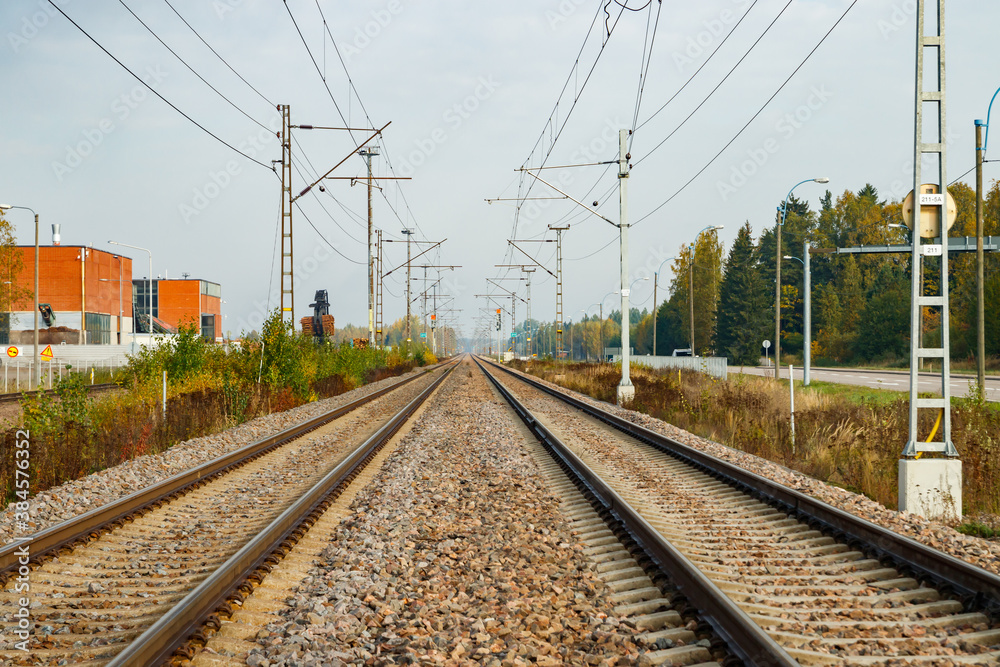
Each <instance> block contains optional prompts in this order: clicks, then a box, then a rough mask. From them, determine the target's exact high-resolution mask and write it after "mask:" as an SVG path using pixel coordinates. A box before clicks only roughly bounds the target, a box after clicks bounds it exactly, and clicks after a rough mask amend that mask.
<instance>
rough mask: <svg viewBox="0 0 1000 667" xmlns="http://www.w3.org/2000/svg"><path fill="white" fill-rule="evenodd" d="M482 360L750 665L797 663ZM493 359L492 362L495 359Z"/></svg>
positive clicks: (557, 453) (519, 409) (533, 426)
mask: <svg viewBox="0 0 1000 667" xmlns="http://www.w3.org/2000/svg"><path fill="white" fill-rule="evenodd" d="M476 363H477V364H478V365H479V368H480V369H481V370H482V371H483V373H484V374H485V375H486V377H487V378H489V380H490V381H491V382H492V383H493V385H494V386H495V387H496V388H497V391H499V392H500V394H501V395H502V396H503V397H504V399H505V400H506V401H507V402H508V403H510V405H511V407H512V408H513V409H514V411H515V412H516V413H517V415H518V416H519V417H520V418H521V420H522V421H523V422H524V423H525V425H526V426H527V427H528V429H529V430H530V431H531V432H532V433H533V434H534V435H535V437H536V438H538V440H539V441H540V442H541V443H542V444H543V445H544V446H545V448H546V449H547V450H548V451H549V452H550V454H551V455H552V456H554V457H555V458H556V459H557V460H559V461H560V462H561V463H562V464H563V466H564V467H565V468H568V470H569V471H570V472H571V474H572V475H573V476H575V477H576V478H577V479H579V480H580V481H581V482H582V483H583V484H584V485H585V486H586V487H587V489H588V490H589V491H590V492H591V494H593V496H594V497H596V498H597V499H598V501H599V502H600V503H601V504H602V505H603V506H604V507H605V508H606V509H607V510H608V511H609V512H611V514H612V515H614V516H615V518H617V519H618V520H619V521H620V522H621V524H622V525H623V527H624V528H625V530H626V531H627V532H628V533H629V535H630V536H631V537H632V538H633V539H634V540H635V541H636V542H637V543H638V544H639V546H640V548H642V550H643V551H644V552H645V553H646V554H647V555H648V556H649V557H650V559H652V560H653V562H655V563H656V565H657V566H658V567H660V568H661V569H662V570H663V571H664V572H666V573H667V574H668V575H669V576H670V578H671V581H672V582H673V583H674V584H675V585H676V586H677V588H678V589H679V590H680V592H681V593H682V594H683V595H684V596H685V597H686V598H687V599H688V600H689V601H690V602H691V604H692V605H693V606H694V607H696V608H697V609H698V611H699V613H700V615H701V616H702V618H703V619H704V620H705V621H706V622H707V623H708V624H709V625H710V626H712V629H713V630H714V631H715V632H716V633H717V634H718V635H719V637H721V638H722V639H723V640H724V641H725V642H726V644H727V645H728V647H729V649H730V650H731V651H732V652H733V653H734V654H736V655H737V656H738V657H739V658H740V659H741V660H743V662H744V664H745V665H748V666H753V667H797V666H798V665H799V663H798V662H797V661H796V660H795V659H794V658H792V657H791V656H790V655H789V654H788V653H787V652H786V651H785V649H783V648H782V647H781V646H780V645H779V644H778V643H777V642H775V641H774V639H772V638H771V636H770V635H768V634H767V632H765V631H764V629H763V628H761V627H760V626H759V625H757V623H755V622H754V621H753V619H751V618H750V617H749V616H748V615H747V613H746V612H745V611H743V610H742V609H741V608H740V607H739V606H738V605H737V604H736V603H735V602H733V601H732V599H731V598H730V597H729V596H728V595H726V594H725V593H723V592H722V590H720V589H719V587H718V586H717V585H716V584H715V583H714V582H713V581H712V580H710V579H709V578H708V577H706V576H705V575H704V574H703V573H702V572H701V570H699V569H698V567H697V566H695V565H694V563H692V562H691V561H690V560H689V559H688V558H687V557H686V556H685V555H684V554H682V553H681V552H680V551H678V550H677V549H676V548H675V547H674V546H673V545H672V544H670V542H668V541H667V540H665V539H664V538H663V537H662V536H661V535H660V534H659V532H658V531H657V530H656V529H655V528H654V527H653V526H651V525H650V524H649V522H647V521H646V520H645V519H644V518H643V517H642V516H640V514H639V513H638V512H637V511H636V510H635V509H634V508H633V507H632V506H631V505H630V504H629V503H628V502H627V501H626V500H624V499H623V498H622V497H621V496H620V495H619V494H618V493H617V492H615V490H614V489H612V488H611V487H610V486H609V485H608V484H607V483H606V482H605V481H604V480H603V479H601V477H600V476H599V475H598V474H597V473H595V472H594V471H592V470H591V469H590V468H589V467H588V466H587V464H586V463H584V462H583V461H582V460H581V459H580V458H579V457H578V456H577V455H576V454H574V453H573V452H572V451H570V449H569V448H568V447H567V446H566V445H565V444H563V442H562V441H561V440H559V438H558V437H556V435H555V434H553V433H552V432H551V431H549V430H548V429H547V428H546V427H545V426H543V425H542V424H541V423H540V422H539V421H538V420H537V419H535V417H534V416H533V415H532V414H531V412H530V411H529V410H528V409H527V408H526V407H525V406H524V405H523V404H522V403H521V402H520V401H518V400H517V399H516V398H515V397H514V395H513V394H512V393H511V392H510V391H509V390H508V389H507V388H506V387H504V386H503V385H502V384H501V383H500V382H499V381H498V380H497V379H496V378H495V377H493V376H492V375H491V374H490V373H489V372H487V371H486V369H485V367H484V366H483V365H482V363H480V360H479V359H476ZM491 365H492V364H491Z"/></svg>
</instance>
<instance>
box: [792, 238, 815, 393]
mask: <svg viewBox="0 0 1000 667" xmlns="http://www.w3.org/2000/svg"><path fill="white" fill-rule="evenodd" d="M802 264H803V265H804V266H805V269H806V276H805V283H806V302H805V313H804V315H805V318H806V322H805V334H806V347H805V349H804V350H803V351H802V361H803V367H802V386H804V387H808V386H809V381H810V379H811V378H810V369H811V366H812V274H811V273H810V269H809V239H806V240H805V241H803V242H802ZM788 381H789V382H791V381H792V377H791V376H790V375H789V376H788Z"/></svg>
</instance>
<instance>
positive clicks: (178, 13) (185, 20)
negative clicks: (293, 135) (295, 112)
mask: <svg viewBox="0 0 1000 667" xmlns="http://www.w3.org/2000/svg"><path fill="white" fill-rule="evenodd" d="M163 1H164V2H165V3H167V7H170V9H172V10H173V12H174V14H177V18H179V19H180V20H181V21H183V22H184V25H186V26H187V27H188V28H190V29H191V32H193V33H194V35H195V37H197V38H198V39H199V40H201V43H202V44H204V45H205V46H207V47H208V50H209V51H211V52H212V53H214V54H215V56H216V57H217V58H218V59H219V60H221V61H222V63H223V64H224V65H225V66H226V67H228V68H229V71H230V72H232V73H233V74H235V75H236V76H238V77H239V79H240V81H242V82H243V83H245V84H247V85H248V86H250V89H251V90H252V91H253V92H255V93H257V95H259V96H260V98H261V99H262V100H264V101H265V102H267V103H268V104H269V105H271V106H272V107H275V106H276V105H275V104H274V102H272V101H271V100H269V99H267V97H266V96H265V95H264V93H262V92H260V91H259V90H257V89H256V88H254V87H253V85H252V84H251V83H250V82H249V81H247V80H246V79H244V78H243V76H242V75H241V74H240V73H239V72H237V71H236V70H235V69H233V67H232V65H230V64H229V63H228V62H227V61H226V59H225V58H223V57H222V56H221V55H219V52H218V51H216V50H215V49H213V48H212V46H211V44H209V43H208V42H206V41H205V38H203V37H202V36H201V35H200V34H198V31H197V30H195V29H194V27H193V26H192V25H191V24H190V23H188V22H187V19H185V18H184V17H183V16H181V14H180V12H178V11H177V10H176V9H174V6H173V5H172V4H170V0H163Z"/></svg>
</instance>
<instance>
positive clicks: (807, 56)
mask: <svg viewBox="0 0 1000 667" xmlns="http://www.w3.org/2000/svg"><path fill="white" fill-rule="evenodd" d="M856 4H858V0H854V1H853V2H851V4H850V5H849V6H848V7H847V9H845V10H844V13H843V14H841V15H840V18H838V19H837V21H836V22H835V23H834V24H833V25H832V26H831V27H830V29H829V30H827V31H826V34H824V35H823V37H822V38H821V39H820V40H819V42H818V43H817V44H816V46H814V47H813V48H812V50H811V51H810V52H809V53H808V54H806V57H805V58H804V59H803V60H802V62H801V63H799V65H798V67H796V68H795V69H794V70H792V73H791V74H789V75H788V78H787V79H785V80H784V82H783V83H782V84H781V85H780V86H778V89H777V90H776V91H774V94H773V95H771V96H770V97H769V98H767V101H766V102H764V104H763V105H762V106H761V107H760V109H758V110H757V112H756V113H755V114H754V115H753V116H751V118H750V120H748V121H747V122H746V124H745V125H744V126H743V127H742V128H740V130H739V132H737V133H736V135H735V136H733V138H732V139H730V140H729V141H728V142H726V145H725V146H723V147H722V148H721V149H720V150H719V152H718V153H716V154H715V156H714V157H712V159H711V160H709V161H708V162H707V163H706V164H705V166H704V167H702V168H701V169H699V170H698V172H697V173H696V174H695V175H694V176H692V177H691V178H690V180H688V181H687V183H685V184H684V185H682V186H681V187H680V189H679V190H677V191H676V192H675V193H674V194H672V195H670V197H668V198H667V199H666V201H664V202H663V203H662V204H660V205H659V206H657V207H656V208H654V209H653V210H652V211H650V212H649V213H647V214H646V215H644V216H642V217H641V218H639V219H638V220H636V221H635V222H633V223H632V225H631V226H632V227H634V226H635V225H637V224H639V223H640V222H642V221H643V220H645V219H646V218H648V217H650V216H651V215H653V214H654V213H656V212H657V211H659V210H660V209H661V208H663V207H664V206H666V205H667V204H669V203H670V202H671V201H673V199H674V198H675V197H677V195H679V194H680V193H682V192H684V190H686V189H687V187H688V186H689V185H691V183H693V182H694V181H695V179H697V178H698V177H699V176H701V175H702V174H703V173H704V172H705V170H706V169H708V168H709V167H710V166H712V164H713V163H714V162H715V161H716V160H717V159H719V156H721V155H722V154H723V153H724V152H725V151H726V149H727V148H729V147H730V146H731V145H732V144H733V142H735V141H736V140H737V139H738V138H739V137H740V135H742V134H743V132H744V131H746V129H747V128H748V127H750V123H752V122H754V120H756V119H757V117H758V116H760V114H762V113H763V112H764V109H766V108H767V106H768V105H769V104H770V103H771V101H772V100H774V98H775V97H777V96H778V93H780V92H781V91H782V90H784V88H785V86H787V85H788V82H789V81H791V80H792V78H793V77H794V76H795V75H796V74H797V73H798V72H799V70H800V69H802V68H803V67H804V66H805V64H806V63H807V62H808V61H809V58H811V57H812V55H813V54H814V53H816V51H817V49H819V47H820V46H822V45H823V42H825V41H826V39H827V37H829V36H830V34H831V33H832V32H833V31H834V30H835V29H836V27H837V26H838V25H840V22H841V21H843V20H844V18H846V17H847V14H848V13H849V12H850V11H851V9H853V8H854V5H856Z"/></svg>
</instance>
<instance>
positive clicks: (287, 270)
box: [150, 104, 295, 326]
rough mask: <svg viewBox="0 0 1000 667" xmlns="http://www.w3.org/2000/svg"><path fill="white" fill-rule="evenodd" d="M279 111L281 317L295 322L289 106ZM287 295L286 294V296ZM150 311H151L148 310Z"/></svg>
mask: <svg viewBox="0 0 1000 667" xmlns="http://www.w3.org/2000/svg"><path fill="white" fill-rule="evenodd" d="M278 108H279V109H280V111H281V319H282V320H283V319H284V318H285V313H288V317H289V319H290V320H291V322H292V325H293V326H294V324H295V316H294V314H293V310H292V309H293V307H294V304H295V280H294V275H293V271H294V258H293V256H292V135H291V124H292V122H291V108H290V107H289V106H288V105H287V104H281V105H278ZM286 295H287V296H286ZM150 312H152V311H150Z"/></svg>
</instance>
